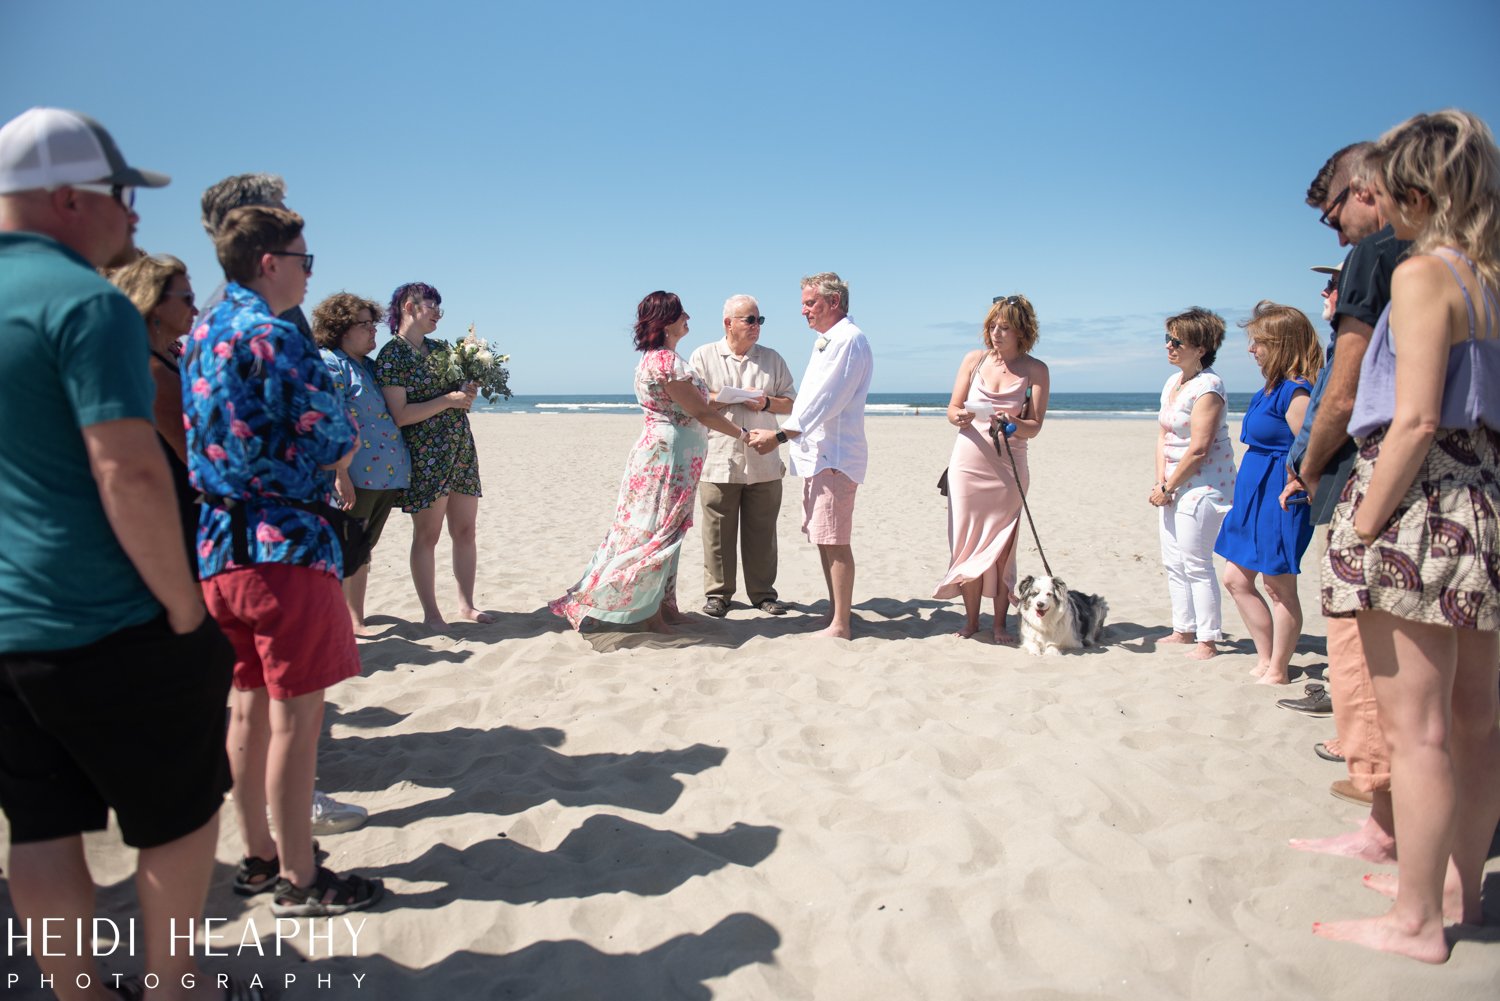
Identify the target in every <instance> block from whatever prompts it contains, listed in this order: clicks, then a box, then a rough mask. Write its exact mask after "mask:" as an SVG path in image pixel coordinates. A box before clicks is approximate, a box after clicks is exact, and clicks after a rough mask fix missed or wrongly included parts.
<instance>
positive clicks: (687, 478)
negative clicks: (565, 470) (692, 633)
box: [548, 348, 708, 629]
mask: <svg viewBox="0 0 1500 1001" xmlns="http://www.w3.org/2000/svg"><path fill="white" fill-rule="evenodd" d="M683 379H690V380H691V381H692V383H693V386H694V388H695V389H697V390H698V392H699V393H701V394H703V397H704V399H707V398H708V387H706V386H705V385H704V384H703V381H702V380H701V379H699V378H698V377H697V376H696V375H694V374H693V372H692V370H691V369H689V368H688V367H687V365H686V364H685V363H684V362H683V360H682V359H681V358H680V357H678V355H677V353H676V352H675V351H670V350H668V349H666V348H660V349H657V350H655V351H647V352H646V354H645V356H644V357H642V358H641V361H640V364H638V365H637V366H636V368H635V398H636V400H637V401H639V402H640V405H641V409H642V410H644V411H645V414H646V426H645V427H644V428H643V429H642V430H641V436H640V438H639V439H638V440H637V441H636V443H635V445H634V447H633V448H631V450H630V457H629V458H628V459H627V460H626V461H625V478H624V480H623V481H622V482H621V483H620V494H619V497H618V499H617V500H616V501H615V517H614V522H613V523H612V524H611V525H610V527H609V533H608V534H607V535H605V537H604V541H603V542H602V543H600V545H599V549H598V551H596V552H595V553H594V558H593V560H591V561H590V562H589V565H588V569H586V570H585V571H584V572H583V576H582V577H581V578H580V579H579V581H578V583H576V584H574V585H573V586H572V587H570V588H569V589H568V593H567V594H565V595H563V596H562V597H561V598H558V599H557V600H555V601H553V602H551V603H550V604H549V605H548V607H549V608H551V609H552V613H553V614H554V615H560V616H562V617H563V618H566V619H567V620H568V622H569V623H570V624H571V625H572V626H573V628H574V629H577V628H579V626H580V625H581V623H582V622H583V620H584V619H585V618H595V619H600V620H602V621H605V622H620V623H629V622H641V621H643V620H645V619H649V618H650V617H651V616H652V615H653V614H655V612H656V610H657V608H658V606H661V607H664V608H667V609H671V610H676V608H677V557H678V556H679V555H680V553H681V551H682V540H683V537H684V536H685V535H687V530H688V528H689V527H691V526H692V524H693V499H694V495H695V494H696V493H697V491H698V478H699V477H700V476H702V475H703V459H704V456H705V455H706V454H707V452H708V440H707V438H706V437H705V434H704V430H703V426H702V425H701V424H699V423H698V422H697V421H695V420H694V419H693V418H691V417H689V416H688V415H687V414H686V413H684V412H683V411H682V409H681V408H680V407H678V406H677V405H676V404H675V403H673V402H672V399H671V397H669V396H668V395H667V383H668V382H670V381H680V380H683Z"/></svg>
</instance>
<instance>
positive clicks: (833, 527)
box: [802, 469, 859, 546]
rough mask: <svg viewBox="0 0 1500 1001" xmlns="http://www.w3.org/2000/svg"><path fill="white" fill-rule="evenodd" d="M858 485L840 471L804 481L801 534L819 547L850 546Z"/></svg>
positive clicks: (816, 475)
mask: <svg viewBox="0 0 1500 1001" xmlns="http://www.w3.org/2000/svg"><path fill="white" fill-rule="evenodd" d="M858 489H859V484H858V483H855V482H854V481H853V480H851V479H849V477H847V476H845V475H844V474H843V473H841V472H839V471H838V470H837V469H824V470H822V471H820V472H818V473H816V474H814V475H813V476H811V477H810V478H808V479H805V480H803V481H802V534H804V535H806V536H807V541H808V542H812V543H815V544H816V545H819V546H847V545H848V544H849V539H850V537H851V536H852V535H853V534H854V492H855V491H856V490H858Z"/></svg>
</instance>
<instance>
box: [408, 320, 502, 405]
mask: <svg viewBox="0 0 1500 1001" xmlns="http://www.w3.org/2000/svg"><path fill="white" fill-rule="evenodd" d="M508 361H510V355H499V354H495V351H494V349H493V348H491V347H490V344H489V342H488V341H486V340H484V339H483V338H481V337H478V336H476V335H475V333H474V324H472V323H471V324H469V336H468V337H465V338H464V339H463V340H461V341H459V342H458V343H457V344H455V345H453V346H452V347H448V346H447V345H444V347H443V349H442V350H441V351H434V352H432V353H431V354H430V355H428V356H427V364H429V365H431V366H432V367H433V370H434V371H435V372H437V374H438V378H439V379H440V380H441V381H442V382H444V383H445V384H451V383H455V382H458V383H463V382H472V383H474V385H475V386H477V387H479V395H480V396H482V397H484V398H485V399H486V400H488V401H489V402H491V403H494V402H495V401H496V400H498V399H499V398H500V397H502V396H503V397H505V398H506V399H507V400H508V399H510V396H511V393H510V372H509V371H508V370H507V369H506V367H505V363H506V362H508Z"/></svg>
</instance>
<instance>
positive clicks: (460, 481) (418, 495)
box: [375, 337, 481, 514]
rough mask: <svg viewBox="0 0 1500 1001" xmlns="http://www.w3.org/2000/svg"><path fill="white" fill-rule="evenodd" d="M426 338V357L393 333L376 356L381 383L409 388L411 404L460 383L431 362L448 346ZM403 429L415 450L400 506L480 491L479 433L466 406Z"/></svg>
mask: <svg viewBox="0 0 1500 1001" xmlns="http://www.w3.org/2000/svg"><path fill="white" fill-rule="evenodd" d="M422 343H423V346H424V347H425V348H426V349H427V355H426V356H425V357H424V356H423V355H421V354H418V353H417V350H416V349H415V348H413V347H412V346H411V345H410V344H408V343H407V342H406V339H405V338H402V337H392V338H391V339H390V340H389V341H387V342H386V343H385V345H384V346H383V347H382V348H381V349H380V354H379V355H377V356H376V360H375V378H376V381H378V382H379V383H380V385H381V386H382V387H384V386H400V387H401V388H402V389H405V390H406V402H408V403H426V402H427V401H428V400H435V399H437V398H438V397H439V396H442V395H443V394H444V393H451V392H453V391H454V390H455V389H457V388H458V387H459V385H460V383H457V382H453V383H450V382H446V381H444V380H443V378H442V376H440V375H439V374H438V371H437V369H436V368H435V367H434V366H433V365H431V364H430V363H429V362H430V359H431V357H432V352H434V351H443V350H446V349H447V347H448V346H447V345H446V344H444V343H443V342H442V341H439V340H436V339H434V338H431V337H425V338H423V340H422ZM401 433H402V434H403V435H405V437H406V448H407V450H408V451H409V452H410V453H411V481H410V483H409V484H408V485H407V487H406V489H405V490H403V491H402V492H401V510H403V511H405V512H406V513H408V514H411V513H412V512H415V511H421V510H422V509H423V508H427V507H431V506H432V503H433V502H434V501H436V500H437V499H438V498H439V497H446V496H447V495H448V494H468V495H469V496H470V497H479V496H481V494H480V492H479V453H478V451H477V450H476V449H475V448H474V432H473V430H472V429H470V427H469V415H468V413H467V412H466V411H463V410H454V409H453V408H451V407H450V408H449V409H447V410H442V411H439V412H438V413H436V414H433V415H432V416H431V417H429V418H427V419H426V420H425V421H418V422H417V423H415V424H408V425H406V427H404V428H402V429H401Z"/></svg>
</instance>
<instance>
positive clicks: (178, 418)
mask: <svg viewBox="0 0 1500 1001" xmlns="http://www.w3.org/2000/svg"><path fill="white" fill-rule="evenodd" d="M109 280H110V281H111V282H113V283H114V284H115V286H116V287H118V288H119V289H120V291H122V292H124V293H125V295H126V296H128V297H129V299H130V301H131V302H132V303H134V304H135V308H136V309H137V310H139V311H140V314H141V316H142V317H144V318H145V320H146V335H147V343H148V344H149V346H150V349H151V360H150V364H151V378H152V380H153V381H154V382H155V383H156V402H155V404H154V405H153V408H152V420H151V423H152V424H153V425H154V426H155V427H156V436H157V437H158V438H159V439H161V443H162V449H163V451H165V452H166V455H167V465H168V466H169V467H170V468H171V470H172V485H173V486H174V487H175V488H176V491H177V513H178V515H179V516H180V518H181V519H182V531H183V538H184V539H186V540H187V551H188V554H189V555H191V554H193V553H195V552H197V551H198V544H197V538H198V500H197V498H198V491H196V490H194V489H193V485H192V484H191V483H190V482H188V469H187V431H186V429H185V428H184V427H183V423H182V375H181V373H180V372H179V370H178V359H179V358H180V357H181V355H182V348H181V345H180V344H179V341H180V340H181V338H183V337H185V336H186V335H187V333H188V331H189V330H191V329H192V327H193V320H194V319H195V318H197V316H198V307H197V306H196V305H194V304H193V283H192V281H191V280H189V278H188V271H187V265H186V264H184V263H182V261H180V260H178V259H177V258H175V257H173V256H172V255H171V254H152V255H149V256H144V257H139V258H137V259H136V260H134V261H131V262H130V263H129V264H126V265H124V266H123V267H120V268H116V269H115V270H114V271H113V272H111V273H110V275H109ZM189 563H190V564H192V566H193V570H194V574H195V576H196V572H197V561H196V560H189Z"/></svg>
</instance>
